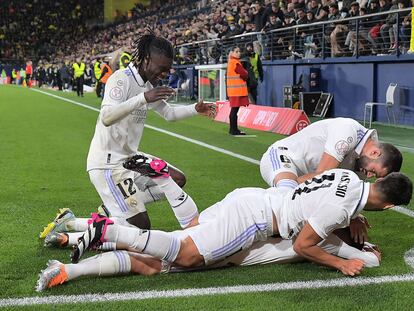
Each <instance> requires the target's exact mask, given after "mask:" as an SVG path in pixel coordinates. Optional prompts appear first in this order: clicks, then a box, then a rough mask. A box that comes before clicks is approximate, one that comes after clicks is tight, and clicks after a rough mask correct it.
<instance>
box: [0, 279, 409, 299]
mask: <svg viewBox="0 0 414 311" xmlns="http://www.w3.org/2000/svg"><path fill="white" fill-rule="evenodd" d="M412 281H414V273H409V274H405V275H387V276H378V277H367V278H365V277H358V278H338V279H331V280H315V281H299V282H285V283H270V284H259V285H239V286H224V287H206V288H192V289H177V290H165V291H142V292H127V293H108V294H85V295H69V296H64V295H59V296H44V297H23V298H9V299H1V300H0V307H12V306H30V305H44V304H54V305H60V304H70V303H90V302H112V301H126V300H144V299H157V298H179V297H197V296H212V295H225V294H240V293H257V292H278V291H286V290H297V289H318V288H331V287H348V286H363V285H374V284H384V283H393V282H412Z"/></svg>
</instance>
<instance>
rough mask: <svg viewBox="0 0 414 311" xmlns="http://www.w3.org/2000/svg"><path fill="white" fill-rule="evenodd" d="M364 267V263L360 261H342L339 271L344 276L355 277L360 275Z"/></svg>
mask: <svg viewBox="0 0 414 311" xmlns="http://www.w3.org/2000/svg"><path fill="white" fill-rule="evenodd" d="M364 265H365V263H364V261H363V260H361V259H348V260H344V261H343V264H342V265H341V266H340V267H339V270H340V271H341V272H342V273H343V274H345V275H349V276H355V275H359V274H361V271H362V269H363V268H364Z"/></svg>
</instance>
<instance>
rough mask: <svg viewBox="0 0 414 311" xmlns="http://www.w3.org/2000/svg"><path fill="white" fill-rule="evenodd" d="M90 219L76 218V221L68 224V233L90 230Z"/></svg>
mask: <svg viewBox="0 0 414 311" xmlns="http://www.w3.org/2000/svg"><path fill="white" fill-rule="evenodd" d="M88 219H89V218H75V219H74V220H71V221H68V222H67V223H66V228H67V229H68V231H86V230H88Z"/></svg>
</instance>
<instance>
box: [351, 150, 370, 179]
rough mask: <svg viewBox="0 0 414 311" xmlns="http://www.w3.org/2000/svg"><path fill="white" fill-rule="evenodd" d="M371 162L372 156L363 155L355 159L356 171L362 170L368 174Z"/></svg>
mask: <svg viewBox="0 0 414 311" xmlns="http://www.w3.org/2000/svg"><path fill="white" fill-rule="evenodd" d="M369 162H370V158H368V157H367V156H364V155H361V156H360V157H359V158H357V159H356V161H355V169H354V171H356V172H362V173H363V174H364V175H365V176H367V166H368V163H369Z"/></svg>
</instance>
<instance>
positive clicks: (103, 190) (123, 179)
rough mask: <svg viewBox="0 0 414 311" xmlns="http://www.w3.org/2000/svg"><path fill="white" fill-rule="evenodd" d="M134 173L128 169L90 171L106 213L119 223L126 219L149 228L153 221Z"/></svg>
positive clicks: (141, 226) (133, 223) (132, 223)
mask: <svg viewBox="0 0 414 311" xmlns="http://www.w3.org/2000/svg"><path fill="white" fill-rule="evenodd" d="M134 175H135V174H134V172H131V171H129V170H126V169H117V170H91V171H89V177H90V179H91V182H92V184H93V185H94V186H95V189H96V191H97V192H98V194H99V196H100V197H101V199H102V202H103V204H104V206H105V208H106V211H107V212H106V214H110V216H111V218H116V219H117V220H118V221H117V222H118V224H122V221H123V220H126V222H127V223H128V224H131V225H134V226H137V227H139V228H141V229H148V228H150V227H151V223H150V220H149V217H148V213H147V210H146V208H145V206H144V204H143V202H142V201H141V200H140V197H139V195H138V193H139V190H138V187H137V186H136V185H135V183H134V177H135V176H134ZM127 223H124V225H126V224H127Z"/></svg>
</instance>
